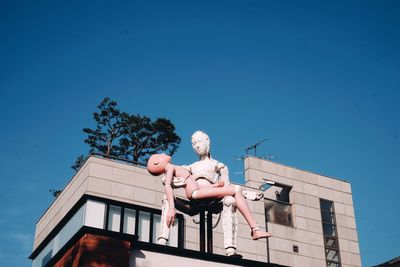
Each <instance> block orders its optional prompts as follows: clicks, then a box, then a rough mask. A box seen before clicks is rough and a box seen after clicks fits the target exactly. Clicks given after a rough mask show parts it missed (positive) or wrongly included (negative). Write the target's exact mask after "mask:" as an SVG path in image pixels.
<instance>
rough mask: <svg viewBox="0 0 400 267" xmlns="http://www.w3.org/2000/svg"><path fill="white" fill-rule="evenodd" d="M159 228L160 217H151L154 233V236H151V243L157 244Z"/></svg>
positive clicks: (156, 215)
mask: <svg viewBox="0 0 400 267" xmlns="http://www.w3.org/2000/svg"><path fill="white" fill-rule="evenodd" d="M160 227H161V215H158V214H154V215H153V233H156V234H153V240H152V242H153V243H157V238H158V235H159V229H161V228H160Z"/></svg>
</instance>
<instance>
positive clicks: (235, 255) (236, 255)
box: [225, 247, 243, 259]
mask: <svg viewBox="0 0 400 267" xmlns="http://www.w3.org/2000/svg"><path fill="white" fill-rule="evenodd" d="M225 255H226V256H228V257H232V258H239V259H241V258H242V257H243V256H242V255H240V254H239V253H238V252H237V250H236V248H234V247H229V248H226V249H225Z"/></svg>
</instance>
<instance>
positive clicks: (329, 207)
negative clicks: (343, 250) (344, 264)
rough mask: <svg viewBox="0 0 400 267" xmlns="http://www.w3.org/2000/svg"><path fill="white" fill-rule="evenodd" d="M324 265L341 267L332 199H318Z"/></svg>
mask: <svg viewBox="0 0 400 267" xmlns="http://www.w3.org/2000/svg"><path fill="white" fill-rule="evenodd" d="M320 207H321V220H322V231H323V235H324V245H325V257H326V266H328V267H341V263H340V254H339V245H338V239H337V229H336V218H335V209H334V205H333V202H332V201H329V200H325V199H320Z"/></svg>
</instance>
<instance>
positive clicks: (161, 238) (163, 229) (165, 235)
mask: <svg viewBox="0 0 400 267" xmlns="http://www.w3.org/2000/svg"><path fill="white" fill-rule="evenodd" d="M168 209H169V204H168V199H167V196H166V195H165V194H164V197H163V200H162V207H161V223H160V229H159V235H158V238H157V244H160V245H166V244H167V242H168V239H169V227H168V226H167V214H168Z"/></svg>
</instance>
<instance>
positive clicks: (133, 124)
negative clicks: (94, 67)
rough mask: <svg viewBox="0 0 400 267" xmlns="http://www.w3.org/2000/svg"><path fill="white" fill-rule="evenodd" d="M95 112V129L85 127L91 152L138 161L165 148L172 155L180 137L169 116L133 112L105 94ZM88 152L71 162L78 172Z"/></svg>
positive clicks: (86, 141) (164, 150)
mask: <svg viewBox="0 0 400 267" xmlns="http://www.w3.org/2000/svg"><path fill="white" fill-rule="evenodd" d="M97 108H98V111H97V112H94V113H93V119H94V121H95V122H96V127H95V128H94V129H90V128H84V129H83V131H84V132H85V133H86V134H87V135H88V136H87V138H86V139H85V141H84V142H85V143H86V144H88V145H89V147H90V148H89V154H92V153H101V154H105V155H108V156H116V157H122V158H125V159H130V160H133V161H135V162H138V161H146V160H147V159H148V158H149V157H150V155H152V154H154V153H160V152H166V153H168V154H170V155H173V154H174V153H175V152H176V150H177V149H178V147H179V143H180V141H181V138H180V137H179V136H178V135H177V134H176V133H175V126H174V125H173V124H172V123H171V121H170V120H168V119H165V118H157V119H156V120H155V121H152V120H151V119H150V118H149V117H147V116H141V115H130V114H128V113H126V112H121V111H120V110H119V109H118V108H117V102H115V101H112V100H110V98H108V97H106V98H104V99H103V101H102V102H101V103H100V104H99V105H98V106H97ZM86 159H87V156H83V155H81V156H79V157H78V158H77V159H76V161H75V163H74V165H73V166H71V168H72V169H74V170H75V171H76V172H77V171H78V170H79V169H80V168H81V166H82V165H83V164H84V163H85V161H86Z"/></svg>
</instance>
